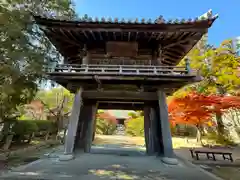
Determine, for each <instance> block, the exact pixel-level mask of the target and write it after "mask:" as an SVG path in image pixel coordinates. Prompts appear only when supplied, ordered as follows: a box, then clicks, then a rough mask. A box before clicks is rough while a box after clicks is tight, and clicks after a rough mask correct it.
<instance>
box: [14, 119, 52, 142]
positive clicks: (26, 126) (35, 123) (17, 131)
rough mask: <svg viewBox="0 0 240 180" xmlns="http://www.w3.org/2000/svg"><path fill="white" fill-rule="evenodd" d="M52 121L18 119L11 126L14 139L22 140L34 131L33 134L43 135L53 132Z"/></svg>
mask: <svg viewBox="0 0 240 180" xmlns="http://www.w3.org/2000/svg"><path fill="white" fill-rule="evenodd" d="M55 129H56V128H55V126H54V123H53V122H51V121H47V120H18V121H16V122H15V124H14V125H13V127H12V128H11V132H12V133H13V134H14V139H15V140H17V141H24V140H26V139H29V137H30V136H31V135H32V134H33V133H34V135H35V136H41V137H43V136H45V135H46V134H47V133H50V134H51V133H53V132H55Z"/></svg>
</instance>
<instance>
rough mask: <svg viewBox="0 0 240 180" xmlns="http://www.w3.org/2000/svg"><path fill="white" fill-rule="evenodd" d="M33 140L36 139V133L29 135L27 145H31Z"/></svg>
mask: <svg viewBox="0 0 240 180" xmlns="http://www.w3.org/2000/svg"><path fill="white" fill-rule="evenodd" d="M33 138H34V132H33V133H32V134H31V135H29V137H28V141H27V143H28V144H29V143H31V141H32V139H33Z"/></svg>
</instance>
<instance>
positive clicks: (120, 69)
mask: <svg viewBox="0 0 240 180" xmlns="http://www.w3.org/2000/svg"><path fill="white" fill-rule="evenodd" d="M119 72H120V74H121V73H122V66H121V65H120V66H119Z"/></svg>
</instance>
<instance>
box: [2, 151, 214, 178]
mask: <svg viewBox="0 0 240 180" xmlns="http://www.w3.org/2000/svg"><path fill="white" fill-rule="evenodd" d="M62 149H63V148H62V147H61V148H60V149H59V150H58V151H57V152H55V153H53V154H51V156H49V157H45V158H43V159H41V160H38V161H36V162H33V163H31V164H28V165H26V166H21V167H18V168H15V169H13V170H12V171H10V172H7V173H3V174H2V176H1V178H0V179H4V180H20V179H24V180H31V179H38V180H78V179H81V180H100V179H103V180H110V179H123V180H124V179H133V180H135V179H139V180H141V179H144V180H147V179H156V180H202V179H204V180H214V179H215V178H213V177H211V176H209V175H208V174H205V173H204V172H202V171H201V170H200V169H199V168H197V167H195V166H191V165H189V164H185V163H184V162H182V161H180V163H179V165H175V166H169V165H166V164H163V163H162V162H161V160H160V158H156V157H148V156H145V155H143V154H142V152H140V151H136V150H135V151H134V152H133V151H132V149H119V148H115V149H114V147H112V148H111V149H108V152H111V151H112V152H114V151H115V152H116V151H120V152H122V153H118V154H115V153H111V154H108V155H106V154H104V153H102V152H103V151H102V150H101V147H97V148H94V147H93V151H94V152H93V153H91V154H84V153H81V152H78V153H76V157H75V159H74V160H71V161H58V158H57V157H58V155H59V153H61V151H62ZM103 149H105V150H106V147H104V148H103ZM97 152H98V153H100V154H96V153H97ZM123 152H124V153H123ZM134 153H135V156H133V155H134Z"/></svg>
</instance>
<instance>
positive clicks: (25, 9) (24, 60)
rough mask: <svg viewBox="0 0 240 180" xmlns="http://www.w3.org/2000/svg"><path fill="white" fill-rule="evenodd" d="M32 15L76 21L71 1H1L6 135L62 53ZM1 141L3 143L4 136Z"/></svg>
mask: <svg viewBox="0 0 240 180" xmlns="http://www.w3.org/2000/svg"><path fill="white" fill-rule="evenodd" d="M30 12H34V13H35V14H38V15H43V16H47V17H50V16H51V17H61V18H65V19H73V18H75V13H74V11H73V9H72V5H71V2H70V1H69V0H60V1H57V0H48V1H41V0H27V1H26V0H7V1H3V2H0V44H1V45H0V74H1V77H0V121H1V122H4V123H5V124H4V128H3V129H5V130H6V131H4V132H5V133H4V134H7V132H8V129H9V128H10V125H9V123H7V122H9V120H11V119H16V116H17V115H18V114H17V113H16V112H17V111H18V107H19V106H21V105H23V104H25V103H28V102H30V101H31V100H32V99H33V97H34V95H35V94H36V92H37V90H38V83H39V82H41V81H42V80H43V79H44V78H43V77H44V73H45V72H44V66H45V65H52V64H54V62H57V61H59V60H61V56H60V54H59V53H58V52H57V51H56V49H55V48H54V47H53V46H52V44H51V43H50V42H49V40H48V39H47V38H46V36H44V35H43V33H42V32H41V31H40V30H39V28H38V27H37V26H36V25H35V24H34V23H33V21H32V20H33V18H32V15H31V13H30ZM2 137H3V138H1V140H0V141H4V139H6V138H4V137H6V136H5V135H4V136H2Z"/></svg>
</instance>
